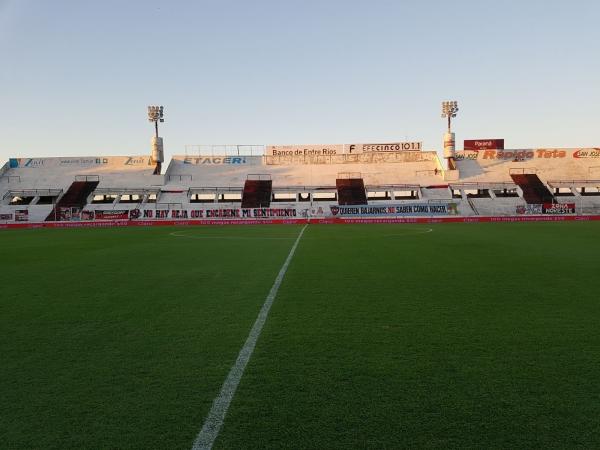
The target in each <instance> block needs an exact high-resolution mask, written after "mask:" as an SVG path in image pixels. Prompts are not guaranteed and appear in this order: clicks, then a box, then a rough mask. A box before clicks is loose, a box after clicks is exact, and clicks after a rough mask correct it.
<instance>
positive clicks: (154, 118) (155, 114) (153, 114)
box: [148, 106, 165, 137]
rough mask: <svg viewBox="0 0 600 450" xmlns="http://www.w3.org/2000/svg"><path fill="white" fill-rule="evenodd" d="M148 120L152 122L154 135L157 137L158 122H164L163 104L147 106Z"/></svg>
mask: <svg viewBox="0 0 600 450" xmlns="http://www.w3.org/2000/svg"><path fill="white" fill-rule="evenodd" d="M148 120H149V121H150V122H154V136H155V137H158V122H164V121H165V119H164V107H163V106H148Z"/></svg>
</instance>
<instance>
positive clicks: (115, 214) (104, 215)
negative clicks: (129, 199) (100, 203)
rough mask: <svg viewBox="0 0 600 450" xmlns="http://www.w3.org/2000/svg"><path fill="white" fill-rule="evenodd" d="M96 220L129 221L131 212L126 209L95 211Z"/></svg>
mask: <svg viewBox="0 0 600 450" xmlns="http://www.w3.org/2000/svg"><path fill="white" fill-rule="evenodd" d="M95 216H96V220H120V219H129V211H128V210H126V209H111V210H108V211H103V210H101V209H97V210H96V211H95Z"/></svg>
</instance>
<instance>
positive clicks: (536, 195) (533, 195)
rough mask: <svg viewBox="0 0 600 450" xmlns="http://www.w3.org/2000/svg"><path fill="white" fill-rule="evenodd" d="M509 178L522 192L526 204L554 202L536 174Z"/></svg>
mask: <svg viewBox="0 0 600 450" xmlns="http://www.w3.org/2000/svg"><path fill="white" fill-rule="evenodd" d="M510 177H511V178H512V179H513V181H514V182H515V183H516V184H517V185H518V186H519V187H520V188H521V190H522V191H523V198H524V199H525V202H527V203H528V204H541V203H553V202H554V197H553V196H552V193H551V192H550V191H549V190H548V188H547V187H546V185H545V184H544V183H542V180H540V178H539V177H538V176H537V175H536V174H533V173H526V174H511V175H510Z"/></svg>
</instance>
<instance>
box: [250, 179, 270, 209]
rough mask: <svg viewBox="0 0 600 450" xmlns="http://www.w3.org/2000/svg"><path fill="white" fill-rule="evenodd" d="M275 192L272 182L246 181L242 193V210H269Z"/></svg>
mask: <svg viewBox="0 0 600 450" xmlns="http://www.w3.org/2000/svg"><path fill="white" fill-rule="evenodd" d="M272 192H273V181H272V180H246V182H245V183H244V192H243V193H242V208H268V207H269V206H270V205H271V193H272Z"/></svg>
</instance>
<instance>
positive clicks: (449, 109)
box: [442, 100, 458, 133]
mask: <svg viewBox="0 0 600 450" xmlns="http://www.w3.org/2000/svg"><path fill="white" fill-rule="evenodd" d="M457 112H458V102H457V101H455V100H454V101H449V102H442V119H443V118H445V117H447V118H448V133H452V129H451V125H452V123H451V122H452V118H453V117H456V113H457Z"/></svg>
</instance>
